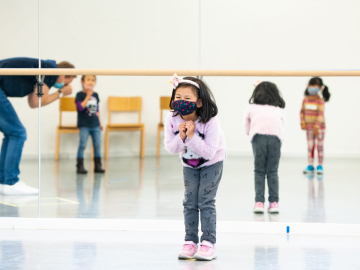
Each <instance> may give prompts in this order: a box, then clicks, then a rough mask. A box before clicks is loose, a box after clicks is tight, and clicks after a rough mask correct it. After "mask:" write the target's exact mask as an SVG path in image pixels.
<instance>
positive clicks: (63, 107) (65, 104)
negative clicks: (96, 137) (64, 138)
mask: <svg viewBox="0 0 360 270" xmlns="http://www.w3.org/2000/svg"><path fill="white" fill-rule="evenodd" d="M63 112H77V109H76V104H75V98H74V97H64V98H61V99H60V117H59V118H60V119H59V126H58V127H57V130H56V152H55V160H58V159H59V149H60V134H63V133H68V134H69V133H79V128H78V127H77V126H64V125H62V113H63ZM91 155H92V158H93V157H94V149H93V150H92V154H91Z"/></svg>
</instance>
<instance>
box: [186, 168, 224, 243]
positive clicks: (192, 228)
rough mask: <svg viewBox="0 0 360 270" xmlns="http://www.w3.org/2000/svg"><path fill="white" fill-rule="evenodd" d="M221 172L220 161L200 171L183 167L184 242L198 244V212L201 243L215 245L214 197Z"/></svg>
mask: <svg viewBox="0 0 360 270" xmlns="http://www.w3.org/2000/svg"><path fill="white" fill-rule="evenodd" d="M222 172H223V162H222V161H220V162H218V163H216V164H214V165H210V166H208V167H204V168H200V169H193V168H189V167H184V184H185V199H184V220H185V232H186V234H185V241H193V242H194V243H198V242H199V236H198V233H199V211H200V220H201V231H202V233H203V234H202V236H201V241H203V240H206V241H210V242H212V243H214V244H215V243H216V209H215V197H216V192H217V190H218V187H219V183H220V180H221V176H222Z"/></svg>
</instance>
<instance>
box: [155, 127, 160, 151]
mask: <svg viewBox="0 0 360 270" xmlns="http://www.w3.org/2000/svg"><path fill="white" fill-rule="evenodd" d="M159 156H160V127H158V132H157V142H156V157H159Z"/></svg>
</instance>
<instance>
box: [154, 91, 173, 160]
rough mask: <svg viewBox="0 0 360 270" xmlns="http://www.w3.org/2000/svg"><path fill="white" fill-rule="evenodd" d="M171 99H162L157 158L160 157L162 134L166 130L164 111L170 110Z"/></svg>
mask: <svg viewBox="0 0 360 270" xmlns="http://www.w3.org/2000/svg"><path fill="white" fill-rule="evenodd" d="M170 99H171V97H160V123H159V125H158V132H157V146H156V157H159V156H160V132H161V131H162V130H164V123H163V111H164V110H169V104H170Z"/></svg>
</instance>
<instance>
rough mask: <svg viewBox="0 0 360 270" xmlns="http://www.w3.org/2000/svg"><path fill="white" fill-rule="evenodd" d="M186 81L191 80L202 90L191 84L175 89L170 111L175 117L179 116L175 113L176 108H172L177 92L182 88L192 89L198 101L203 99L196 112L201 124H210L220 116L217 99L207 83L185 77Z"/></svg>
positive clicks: (184, 84) (182, 84) (180, 85)
mask: <svg viewBox="0 0 360 270" xmlns="http://www.w3.org/2000/svg"><path fill="white" fill-rule="evenodd" d="M184 80H190V81H193V82H195V83H197V84H198V85H199V87H200V89H199V88H197V87H196V86H194V85H192V84H190V83H180V84H179V85H178V86H177V87H176V88H175V89H173V92H172V95H171V99H170V104H169V107H170V110H171V111H172V112H174V116H177V115H179V113H178V112H175V111H174V108H173V106H172V104H173V102H174V99H175V94H176V90H177V89H179V88H181V87H191V88H192V89H193V91H194V93H196V95H197V97H198V99H201V101H202V106H201V107H200V108H197V110H196V115H197V116H199V117H200V120H199V121H200V122H201V123H207V122H209V121H210V120H211V118H212V117H214V116H216V115H217V114H218V108H217V106H216V102H215V98H214V95H213V94H212V92H211V90H210V88H209V87H208V86H207V85H206V83H205V82H203V81H202V80H200V79H197V78H194V77H185V78H184Z"/></svg>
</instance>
